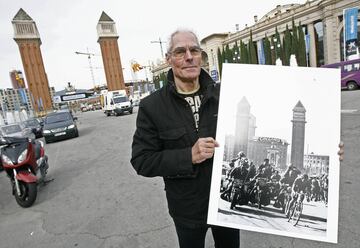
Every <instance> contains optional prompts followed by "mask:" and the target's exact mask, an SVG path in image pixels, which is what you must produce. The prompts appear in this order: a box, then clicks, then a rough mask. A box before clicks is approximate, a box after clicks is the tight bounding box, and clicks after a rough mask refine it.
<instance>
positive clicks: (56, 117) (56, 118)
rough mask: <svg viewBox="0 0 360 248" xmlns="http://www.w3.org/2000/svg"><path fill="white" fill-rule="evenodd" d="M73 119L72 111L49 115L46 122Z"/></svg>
mask: <svg viewBox="0 0 360 248" xmlns="http://www.w3.org/2000/svg"><path fill="white" fill-rule="evenodd" d="M68 120H71V116H70V113H58V114H54V115H49V116H47V117H46V119H45V123H46V124H51V123H56V122H63V121H68Z"/></svg>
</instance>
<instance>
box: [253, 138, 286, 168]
mask: <svg viewBox="0 0 360 248" xmlns="http://www.w3.org/2000/svg"><path fill="white" fill-rule="evenodd" d="M288 146H289V143H288V142H287V141H286V140H284V139H279V138H271V137H253V138H252V139H251V140H249V145H248V158H249V159H250V160H252V161H253V162H254V164H255V165H257V166H258V165H260V164H261V163H263V161H264V159H265V158H268V159H269V162H270V163H271V164H273V165H274V167H275V169H277V170H280V171H284V170H285V169H286V167H287V150H288Z"/></svg>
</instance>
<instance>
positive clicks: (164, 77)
mask: <svg viewBox="0 0 360 248" xmlns="http://www.w3.org/2000/svg"><path fill="white" fill-rule="evenodd" d="M160 81H162V83H163V87H164V86H165V85H166V84H167V73H165V72H162V73H160Z"/></svg>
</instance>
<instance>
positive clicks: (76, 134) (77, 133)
mask: <svg viewBox="0 0 360 248" xmlns="http://www.w3.org/2000/svg"><path fill="white" fill-rule="evenodd" d="M75 137H79V131H78V130H77V129H76V132H75Z"/></svg>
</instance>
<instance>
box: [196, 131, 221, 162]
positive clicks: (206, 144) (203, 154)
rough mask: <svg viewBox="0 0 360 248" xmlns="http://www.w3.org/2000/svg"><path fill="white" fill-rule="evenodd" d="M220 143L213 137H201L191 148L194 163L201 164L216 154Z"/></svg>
mask: <svg viewBox="0 0 360 248" xmlns="http://www.w3.org/2000/svg"><path fill="white" fill-rule="evenodd" d="M218 146H219V144H218V143H217V141H216V140H215V139H213V138H212V137H207V138H199V139H198V140H197V141H196V143H195V144H194V145H193V147H192V148H191V155H192V163H193V164H199V163H201V162H203V161H205V160H206V159H208V158H211V157H212V156H213V155H214V151H215V147H218Z"/></svg>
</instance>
